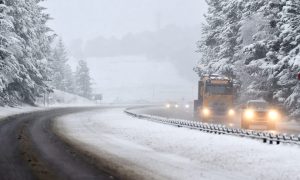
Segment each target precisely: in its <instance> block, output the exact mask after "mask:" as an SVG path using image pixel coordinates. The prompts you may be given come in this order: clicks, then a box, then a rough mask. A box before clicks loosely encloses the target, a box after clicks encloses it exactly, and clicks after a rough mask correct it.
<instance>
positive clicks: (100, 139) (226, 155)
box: [54, 108, 300, 180]
mask: <svg viewBox="0 0 300 180" xmlns="http://www.w3.org/2000/svg"><path fill="white" fill-rule="evenodd" d="M123 110H124V109H122V108H117V109H107V110H105V111H93V112H84V113H78V114H71V115H67V116H63V117H61V118H58V119H57V120H56V122H55V123H54V127H55V131H56V132H57V133H58V134H59V135H60V136H62V137H64V138H65V140H67V141H69V142H70V143H72V144H73V145H74V146H75V147H77V148H80V149H81V150H82V151H84V152H86V153H88V154H89V155H91V156H95V157H96V162H97V165H98V166H99V167H102V168H105V169H108V170H109V171H110V172H114V174H116V175H117V177H122V179H180V180H182V179H300V174H299V169H300V163H299V162H300V148H299V147H298V146H293V145H279V146H274V145H267V144H263V143H261V142H260V141H256V140H251V139H247V138H239V137H232V136H226V135H213V134H206V133H202V132H199V131H196V130H190V129H185V128H176V127H173V126H169V125H164V124H159V123H155V122H150V121H146V120H140V119H135V118H132V117H130V116H127V115H126V114H125V113H123Z"/></svg>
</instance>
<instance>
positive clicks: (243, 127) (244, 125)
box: [241, 120, 249, 129]
mask: <svg viewBox="0 0 300 180" xmlns="http://www.w3.org/2000/svg"><path fill="white" fill-rule="evenodd" d="M241 128H242V129H249V123H247V122H245V121H244V120H242V123H241Z"/></svg>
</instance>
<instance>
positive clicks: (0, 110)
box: [0, 105, 45, 119]
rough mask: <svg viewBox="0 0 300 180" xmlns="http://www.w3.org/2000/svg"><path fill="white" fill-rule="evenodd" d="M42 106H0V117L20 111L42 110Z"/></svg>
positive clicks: (19, 112)
mask: <svg viewBox="0 0 300 180" xmlns="http://www.w3.org/2000/svg"><path fill="white" fill-rule="evenodd" d="M43 109H45V108H43V107H32V106H27V105H23V106H19V107H0V119H2V118H4V117H7V116H12V115H16V114H21V113H27V112H32V111H38V110H43Z"/></svg>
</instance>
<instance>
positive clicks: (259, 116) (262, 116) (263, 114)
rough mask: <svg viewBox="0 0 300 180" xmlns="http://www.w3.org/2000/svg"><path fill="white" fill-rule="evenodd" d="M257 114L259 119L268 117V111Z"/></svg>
mask: <svg viewBox="0 0 300 180" xmlns="http://www.w3.org/2000/svg"><path fill="white" fill-rule="evenodd" d="M255 114H256V118H257V119H258V120H265V119H266V118H267V112H256V113H255Z"/></svg>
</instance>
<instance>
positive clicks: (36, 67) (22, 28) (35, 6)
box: [6, 0, 53, 104]
mask: <svg viewBox="0 0 300 180" xmlns="http://www.w3.org/2000/svg"><path fill="white" fill-rule="evenodd" d="M40 1H41V0H26V1H24V0H13V1H6V4H7V6H8V7H9V8H10V11H9V13H8V14H9V15H10V16H12V17H13V20H12V23H13V26H14V32H15V33H16V34H17V35H18V37H19V39H20V44H21V49H18V51H17V52H15V53H14V55H15V58H16V59H17V60H18V62H19V64H20V69H19V77H21V78H20V79H17V80H15V81H14V82H13V83H11V84H10V86H9V91H14V92H17V93H16V95H15V96H16V97H18V98H19V99H20V100H21V101H23V102H25V103H29V104H34V102H35V99H36V97H38V96H40V95H41V94H42V93H44V92H46V91H48V90H49V88H48V85H47V84H48V80H49V78H48V77H47V76H48V74H47V72H48V69H47V67H46V65H47V64H48V63H47V62H48V57H49V54H50V43H51V41H52V39H53V36H52V35H50V34H49V33H50V29H49V28H48V27H47V26H46V22H47V21H48V20H49V15H48V14H46V13H44V12H43V10H44V8H42V7H41V6H40V5H39V2H40Z"/></svg>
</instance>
